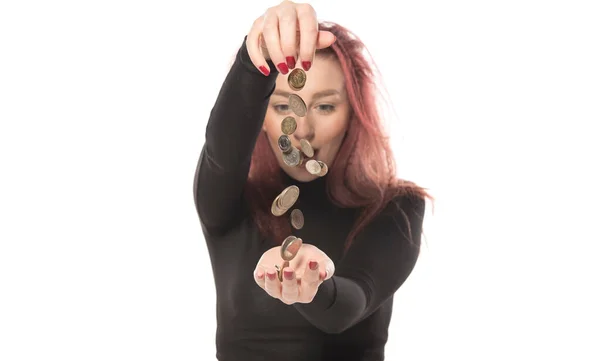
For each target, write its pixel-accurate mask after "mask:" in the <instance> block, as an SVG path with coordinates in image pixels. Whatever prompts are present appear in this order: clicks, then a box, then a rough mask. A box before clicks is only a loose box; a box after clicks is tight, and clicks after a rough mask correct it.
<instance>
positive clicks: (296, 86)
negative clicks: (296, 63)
mask: <svg viewBox="0 0 600 361" xmlns="http://www.w3.org/2000/svg"><path fill="white" fill-rule="evenodd" d="M304 84H306V73H305V72H304V70H302V69H300V68H296V69H294V70H292V71H291V72H290V75H288V85H289V86H290V88H291V89H292V90H295V91H298V90H302V88H304Z"/></svg>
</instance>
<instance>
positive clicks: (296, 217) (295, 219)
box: [290, 208, 304, 229]
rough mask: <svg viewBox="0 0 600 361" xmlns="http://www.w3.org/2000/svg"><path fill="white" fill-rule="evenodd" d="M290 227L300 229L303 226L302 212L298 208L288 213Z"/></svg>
mask: <svg viewBox="0 0 600 361" xmlns="http://www.w3.org/2000/svg"><path fill="white" fill-rule="evenodd" d="M290 219H291V223H292V227H294V228H296V229H302V227H304V214H303V213H302V211H301V210H299V209H298V208H296V209H294V210H293V211H292V213H291V214H290Z"/></svg>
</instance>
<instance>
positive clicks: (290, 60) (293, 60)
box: [285, 56, 296, 69]
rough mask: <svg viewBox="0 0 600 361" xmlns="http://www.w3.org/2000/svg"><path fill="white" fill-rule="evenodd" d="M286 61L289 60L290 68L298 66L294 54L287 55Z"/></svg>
mask: <svg viewBox="0 0 600 361" xmlns="http://www.w3.org/2000/svg"><path fill="white" fill-rule="evenodd" d="M285 61H286V62H287V66H288V68H290V69H294V68H295V67H296V59H294V57H293V56H288V57H286V58H285Z"/></svg>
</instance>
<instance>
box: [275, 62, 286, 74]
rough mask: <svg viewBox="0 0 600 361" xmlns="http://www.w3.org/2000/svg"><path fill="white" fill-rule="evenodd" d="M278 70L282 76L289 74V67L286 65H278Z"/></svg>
mask: <svg viewBox="0 0 600 361" xmlns="http://www.w3.org/2000/svg"><path fill="white" fill-rule="evenodd" d="M277 68H278V69H279V71H280V72H281V74H284V75H285V74H287V73H288V71H289V69H288V67H287V65H285V63H279V64H277Z"/></svg>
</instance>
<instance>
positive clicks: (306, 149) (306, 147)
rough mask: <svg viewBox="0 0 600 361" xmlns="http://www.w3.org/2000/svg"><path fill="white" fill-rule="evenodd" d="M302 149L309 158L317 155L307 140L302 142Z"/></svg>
mask: <svg viewBox="0 0 600 361" xmlns="http://www.w3.org/2000/svg"><path fill="white" fill-rule="evenodd" d="M300 149H302V153H304V154H306V156H307V157H309V158H310V157H312V156H314V155H315V150H314V149H313V147H312V146H311V145H310V143H309V142H308V140H306V139H301V140H300Z"/></svg>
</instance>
